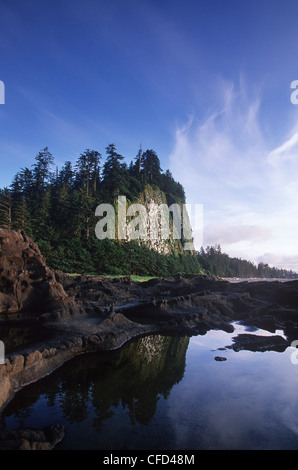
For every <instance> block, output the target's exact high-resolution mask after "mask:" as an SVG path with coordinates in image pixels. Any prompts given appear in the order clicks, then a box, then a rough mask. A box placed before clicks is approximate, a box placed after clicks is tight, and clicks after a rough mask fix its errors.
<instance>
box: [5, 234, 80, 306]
mask: <svg viewBox="0 0 298 470" xmlns="http://www.w3.org/2000/svg"><path fill="white" fill-rule="evenodd" d="M71 304H72V299H70V298H69V297H68V295H67V294H66V292H65V290H64V288H63V286H62V284H60V283H59V282H57V280H56V277H55V274H54V272H53V271H52V270H51V269H50V268H49V267H48V266H46V263H45V259H44V258H43V256H42V255H41V253H40V250H39V248H38V246H37V245H36V244H35V243H34V242H33V241H32V240H31V239H30V238H29V237H28V236H27V235H26V234H25V233H24V232H22V231H20V230H18V231H13V230H6V229H2V228H0V314H5V313H8V314H13V313H17V312H20V311H26V310H28V309H30V312H31V313H33V312H34V310H35V309H38V312H39V313H42V312H44V311H50V310H54V309H57V308H60V307H61V306H63V307H67V306H70V305H71Z"/></svg>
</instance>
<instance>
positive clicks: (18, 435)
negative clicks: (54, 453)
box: [0, 424, 65, 450]
mask: <svg viewBox="0 0 298 470" xmlns="http://www.w3.org/2000/svg"><path fill="white" fill-rule="evenodd" d="M64 435H65V431H64V427H63V426H62V425H60V424H56V425H50V426H46V427H45V428H43V429H14V430H11V431H0V450H52V449H53V448H54V447H55V446H56V445H57V444H59V442H61V441H62V439H63V438H64Z"/></svg>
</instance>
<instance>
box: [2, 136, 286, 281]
mask: <svg viewBox="0 0 298 470" xmlns="http://www.w3.org/2000/svg"><path fill="white" fill-rule="evenodd" d="M105 150H106V152H105V156H104V157H103V156H102V155H101V153H100V152H98V151H97V150H90V149H87V150H86V151H85V152H83V153H82V154H80V155H79V157H78V158H77V161H76V163H75V164H72V163H71V162H70V161H66V162H65V163H64V165H63V167H62V168H58V167H57V166H55V161H54V157H53V155H52V154H51V152H50V151H49V149H48V148H47V147H46V148H44V149H43V150H41V151H40V152H39V153H38V154H37V156H36V157H35V160H34V163H33V164H32V165H31V166H30V167H29V168H28V167H26V168H22V169H21V170H20V171H19V172H18V173H17V174H16V175H15V177H14V178H13V181H12V182H11V184H10V185H9V186H7V187H5V188H3V189H1V190H0V226H1V227H3V228H9V229H15V230H24V231H25V232H26V233H27V234H28V235H29V236H30V237H31V238H32V239H33V240H34V241H35V242H36V243H37V244H38V245H39V248H40V250H41V252H42V254H43V255H44V256H45V258H46V260H47V263H48V265H49V266H50V267H53V268H55V269H60V270H62V271H65V272H68V273H74V272H75V273H89V274H92V273H94V274H112V275H116V274H121V275H128V274H136V275H149V276H171V275H175V274H177V273H185V274H202V273H207V274H216V275H219V276H240V275H241V276H243V277H251V276H255V277H259V276H260V277H263V276H266V277H270V276H273V275H274V277H293V276H295V273H292V272H287V271H284V270H276V269H275V268H269V266H267V265H263V266H260V265H259V266H255V265H254V264H253V263H250V262H248V261H245V260H240V259H235V258H232V259H231V258H230V257H229V256H228V255H225V254H223V253H221V250H220V247H218V246H216V247H207V249H205V250H204V249H203V248H202V249H201V251H200V252H190V251H185V250H183V241H184V240H183V238H182V239H181V240H179V239H174V238H173V236H171V232H170V237H169V238H168V239H167V240H161V239H158V240H157V241H156V240H155V241H154V243H153V242H152V241H151V242H149V243H148V242H143V243H140V241H139V240H127V239H126V240H117V239H115V240H111V239H109V238H106V239H103V240H99V239H98V238H97V237H96V235H95V226H96V223H97V222H98V218H97V217H96V215H95V209H96V207H97V206H98V205H99V204H101V203H105V204H107V203H108V204H112V205H113V206H114V207H115V209H116V222H117V208H116V202H117V198H118V196H119V195H121V196H125V198H126V200H127V204H132V203H141V204H143V205H145V206H146V205H148V204H150V203H152V202H153V203H155V204H157V205H159V204H161V203H163V204H167V205H168V206H171V205H172V204H178V205H179V206H182V205H183V204H184V203H185V192H184V188H183V186H182V185H181V184H180V183H179V182H177V181H175V179H174V178H173V176H172V174H171V172H170V171H169V170H166V171H163V170H162V169H161V165H160V160H159V158H158V156H157V154H156V152H155V151H154V150H146V151H143V152H142V151H141V150H140V151H139V152H138V153H137V155H136V157H135V159H134V160H132V161H131V163H130V164H129V165H127V164H126V163H125V161H124V157H123V156H122V155H121V154H119V153H118V152H117V149H116V147H115V145H114V144H110V145H108V146H107V147H106V149H105ZM116 233H117V230H116ZM262 268H263V269H262ZM264 268H265V269H264Z"/></svg>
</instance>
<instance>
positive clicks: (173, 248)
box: [116, 185, 192, 254]
mask: <svg viewBox="0 0 298 470" xmlns="http://www.w3.org/2000/svg"><path fill="white" fill-rule="evenodd" d="M169 199H170V198H169V197H167V195H166V193H164V192H163V191H162V190H161V189H159V188H158V187H157V186H150V185H147V186H146V187H145V189H144V191H143V192H142V193H141V194H140V195H139V197H138V198H137V199H136V200H134V201H133V202H130V201H125V202H126V208H125V211H126V215H127V220H128V222H127V230H126V233H127V240H129V241H130V240H137V241H138V242H139V243H141V244H145V245H147V246H148V247H149V248H151V249H153V250H156V251H157V252H158V253H160V254H179V253H183V251H184V241H188V242H189V241H192V238H191V237H190V236H189V234H191V225H190V220H189V216H188V213H187V211H186V209H185V207H184V204H183V201H182V200H180V199H179V198H175V200H174V201H173V200H171V201H170V200H169ZM125 202H124V203H125ZM138 209H141V210H139V211H138ZM120 210H121V209H119V206H118V219H117V221H118V223H119V220H120V217H119V212H120ZM122 210H123V207H122ZM186 229H187V231H188V232H187V237H185V231H186ZM116 233H118V227H117V229H116Z"/></svg>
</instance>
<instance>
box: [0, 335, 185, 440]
mask: <svg viewBox="0 0 298 470" xmlns="http://www.w3.org/2000/svg"><path fill="white" fill-rule="evenodd" d="M188 343H189V338H188V337H182V338H179V337H168V336H159V335H156V336H148V337H144V338H140V339H138V340H136V341H133V342H130V343H128V344H126V345H125V346H124V347H123V348H122V349H121V350H118V351H110V352H107V353H99V354H90V355H88V356H81V357H77V358H75V359H73V360H72V361H70V362H69V363H67V364H65V365H64V366H63V367H62V368H60V369H58V370H57V371H56V372H55V373H54V374H52V375H51V376H49V377H46V378H45V379H43V380H41V381H39V382H37V383H35V384H32V385H30V386H28V387H26V388H24V389H23V390H22V391H20V392H19V393H18V394H17V395H16V397H15V398H14V399H13V400H12V401H11V403H10V404H9V405H8V407H7V408H6V410H5V416H10V415H12V414H14V415H15V417H17V416H19V418H20V421H22V423H21V422H20V421H19V422H20V425H21V424H22V425H23V424H24V419H23V417H24V416H27V415H28V414H30V413H31V409H32V408H33V405H34V403H35V402H37V401H38V399H39V397H40V395H43V396H44V397H45V398H46V400H47V405H48V406H49V407H54V406H57V405H58V406H59V408H60V409H61V410H62V413H63V415H64V416H65V417H66V418H67V420H68V421H69V422H70V423H74V422H81V421H84V420H85V419H86V418H87V417H88V415H89V410H90V407H91V406H92V407H93V410H94V414H95V417H94V423H93V424H94V427H95V428H96V430H97V431H100V430H101V428H102V424H103V422H104V421H106V420H107V419H108V418H110V417H112V416H113V415H114V414H115V408H116V407H118V406H119V405H120V406H122V408H123V409H124V410H125V411H126V412H127V415H128V416H129V417H130V420H131V423H132V424H134V423H136V422H138V423H140V424H148V423H149V422H150V420H151V419H152V418H153V416H154V414H155V411H156V406H157V402H158V400H159V399H160V397H161V396H163V397H164V398H165V399H167V397H168V396H169V394H170V391H171V389H172V387H173V385H175V384H176V383H178V382H180V380H181V379H182V377H183V374H184V369H185V356H186V351H187V347H188ZM17 414H18V415H17Z"/></svg>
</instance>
